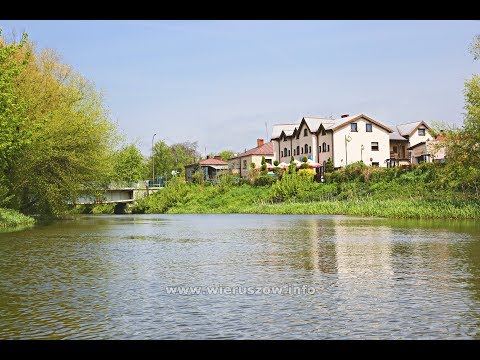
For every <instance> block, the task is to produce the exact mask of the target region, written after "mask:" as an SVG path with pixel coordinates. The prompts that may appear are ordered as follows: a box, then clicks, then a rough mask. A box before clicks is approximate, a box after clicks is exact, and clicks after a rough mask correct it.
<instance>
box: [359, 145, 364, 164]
mask: <svg viewBox="0 0 480 360" xmlns="http://www.w3.org/2000/svg"><path fill="white" fill-rule="evenodd" d="M363 149H365V147H364V146H363V144H362V146H360V161H361V162H363Z"/></svg>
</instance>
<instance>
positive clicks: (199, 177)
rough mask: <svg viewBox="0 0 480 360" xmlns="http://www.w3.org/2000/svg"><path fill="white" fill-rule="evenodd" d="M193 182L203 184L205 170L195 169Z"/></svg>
mask: <svg viewBox="0 0 480 360" xmlns="http://www.w3.org/2000/svg"><path fill="white" fill-rule="evenodd" d="M192 182H193V183H194V184H199V185H202V184H203V183H204V182H205V179H204V176H203V171H201V170H198V171H195V172H194V173H193V175H192Z"/></svg>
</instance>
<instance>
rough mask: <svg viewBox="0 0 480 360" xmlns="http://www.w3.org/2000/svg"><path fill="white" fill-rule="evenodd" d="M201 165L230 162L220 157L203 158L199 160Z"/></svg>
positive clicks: (226, 163)
mask: <svg viewBox="0 0 480 360" xmlns="http://www.w3.org/2000/svg"><path fill="white" fill-rule="evenodd" d="M198 164H199V165H227V166H228V162H226V161H223V160H220V159H203V160H200V161H199V162H198Z"/></svg>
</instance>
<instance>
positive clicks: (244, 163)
mask: <svg viewBox="0 0 480 360" xmlns="http://www.w3.org/2000/svg"><path fill="white" fill-rule="evenodd" d="M243 168H244V169H246V168H247V160H243Z"/></svg>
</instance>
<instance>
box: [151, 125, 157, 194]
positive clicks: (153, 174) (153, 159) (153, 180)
mask: <svg viewBox="0 0 480 360" xmlns="http://www.w3.org/2000/svg"><path fill="white" fill-rule="evenodd" d="M155 135H157V134H153V136H152V187H153V184H154V183H155V157H154V156H153V139H155Z"/></svg>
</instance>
